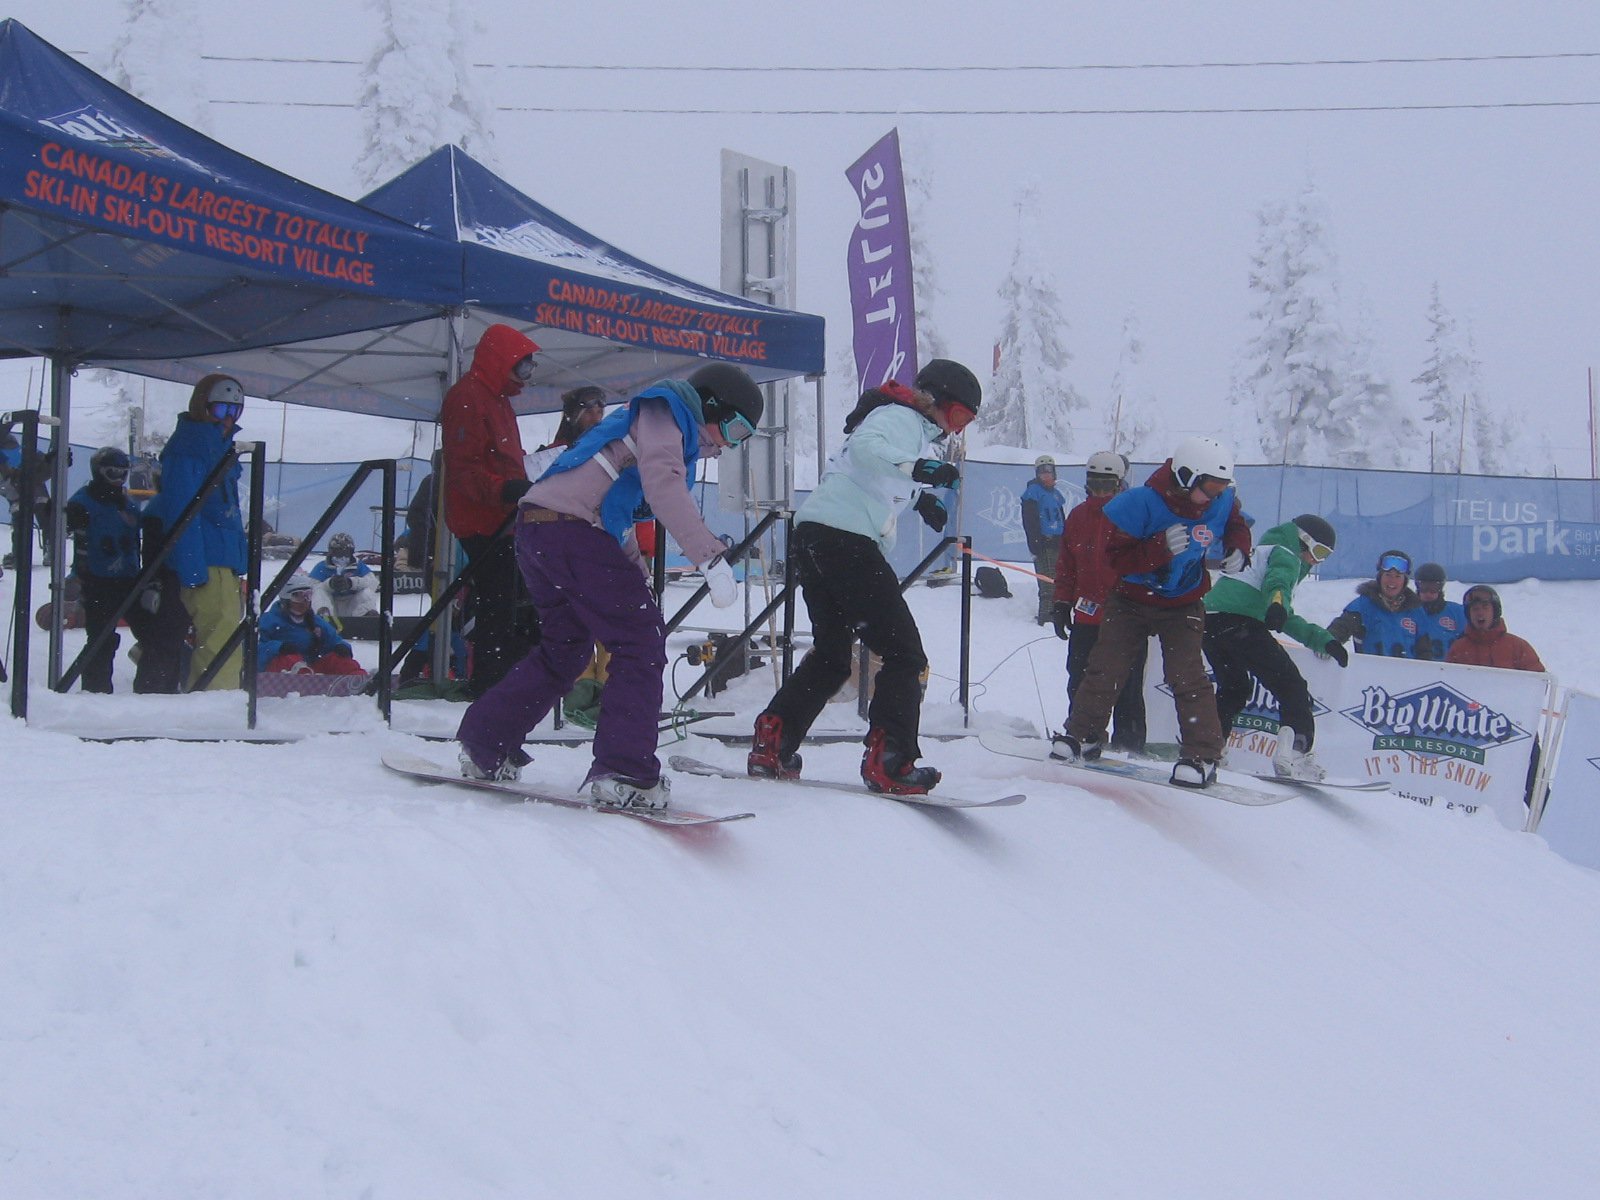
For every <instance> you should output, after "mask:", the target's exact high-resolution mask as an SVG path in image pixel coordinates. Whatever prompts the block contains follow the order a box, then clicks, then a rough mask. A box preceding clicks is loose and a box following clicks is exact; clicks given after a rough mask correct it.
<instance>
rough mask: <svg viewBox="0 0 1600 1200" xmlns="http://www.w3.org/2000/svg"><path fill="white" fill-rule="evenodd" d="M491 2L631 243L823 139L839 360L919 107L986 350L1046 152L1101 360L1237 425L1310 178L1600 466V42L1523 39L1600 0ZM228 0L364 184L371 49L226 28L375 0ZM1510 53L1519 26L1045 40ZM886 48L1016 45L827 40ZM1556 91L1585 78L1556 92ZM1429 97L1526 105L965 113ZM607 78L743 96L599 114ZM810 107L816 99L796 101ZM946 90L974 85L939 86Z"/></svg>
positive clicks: (1072, 273)
mask: <svg viewBox="0 0 1600 1200" xmlns="http://www.w3.org/2000/svg"><path fill="white" fill-rule="evenodd" d="M121 10H122V5H121V3H120V0H97V2H91V0H49V2H48V3H46V2H43V0H17V2H14V3H12V4H11V5H10V6H9V8H8V10H7V11H8V12H9V13H10V15H12V16H15V17H17V18H18V19H20V20H21V21H23V23H25V24H27V25H28V26H29V27H30V28H32V29H33V30H34V31H35V32H37V33H39V34H40V35H41V36H43V37H45V38H47V39H48V40H50V41H52V42H54V43H55V44H56V45H58V46H60V47H61V48H63V49H66V50H71V51H86V52H90V53H91V54H95V55H99V54H102V53H103V52H104V49H105V47H106V46H107V45H108V44H109V42H110V40H111V38H112V37H113V36H114V34H115V32H116V27H117V23H118V21H119V20H120V14H121ZM478 11H479V12H480V13H481V14H482V17H483V21H484V27H483V29H482V30H481V31H480V33H479V35H478V39H479V40H478V44H477V46H476V48H475V51H474V55H473V57H474V59H475V60H476V61H478V62H480V63H485V64H491V63H492V64H495V67H494V69H493V70H488V69H487V68H486V73H487V76H488V78H487V80H486V82H487V85H488V86H489V88H490V89H491V94H492V95H493V96H494V98H495V100H496V103H497V104H498V105H499V106H500V111H499V112H498V114H497V118H496V120H497V125H496V134H497V140H498V147H499V158H500V161H499V166H500V168H501V170H502V172H503V173H504V174H505V175H506V176H507V177H508V178H509V179H510V180H511V181H512V182H513V183H515V184H516V185H517V186H519V187H520V188H522V189H523V190H525V191H527V192H528V193H530V194H531V195H533V196H534V197H536V198H537V199H539V200H541V201H542V202H544V203H546V204H547V205H549V206H550V207H551V208H553V209H555V210H556V211H558V212H560V213H561V214H563V215H564V216H567V217H569V218H570V219H572V220H574V221H576V222H578V223H579V224H580V225H584V226H586V227H588V228H589V229H591V230H593V231H594V232H595V233H597V234H599V235H600V236H602V237H605V238H606V239H608V240H610V241H612V242H614V243H616V244H617V245H619V246H621V247H622V248H624V249H626V250H628V251H630V252H633V253H635V254H638V255H639V256H641V257H643V258H646V259H648V260H650V261H652V262H655V263H658V264H660V265H661V266H664V267H666V268H668V269H671V270H674V271H677V272H680V273H682V274H685V275H688V276H690V277H693V278H696V279H700V280H705V281H708V282H715V281H716V279H717V277H718V274H719V270H718V261H717V258H718V253H719V251H718V224H717V222H718V215H717V205H718V182H717V172H718V165H719V152H720V150H721V149H722V148H723V147H729V148H732V149H736V150H739V151H742V152H745V153H747V154H751V155H754V156H756V157H759V158H763V159H766V160H769V161H773V162H778V163H783V164H787V165H789V166H791V167H793V168H794V169H795V170H796V172H797V173H798V182H799V197H800V199H799V204H800V213H799V220H800V279H799V287H800V296H799V307H801V308H805V309H807V310H810V311H814V312H818V313H821V314H822V315H824V316H825V317H827V319H828V322H829V344H830V352H829V363H830V367H832V365H833V364H834V363H835V362H836V361H837V360H836V357H835V356H836V350H837V347H838V346H839V344H840V340H841V339H842V338H847V337H848V336H849V333H848V329H849V326H848V299H847V296H846V292H845V283H844V245H845V241H846V238H847V237H848V236H849V233H850V230H851V227H852V225H853V223H854V219H855V211H854V207H853V200H852V196H851V193H850V191H849V188H848V186H847V185H846V183H845V180H844V175H843V172H844V169H845V167H846V166H847V165H848V164H849V163H850V162H851V161H852V160H853V159H854V158H855V157H856V156H858V155H859V154H860V153H861V152H862V151H863V150H864V149H866V147H867V146H869V145H870V144H871V143H872V142H873V141H875V140H876V139H877V138H878V137H879V136H880V135H881V134H882V133H883V132H885V131H886V130H887V129H888V128H890V127H891V126H894V125H898V126H899V128H900V129H901V132H902V141H903V145H904V147H905V150H906V154H907V158H908V160H914V161H908V164H907V165H908V168H909V169H911V170H914V171H919V172H921V173H922V174H924V175H926V176H927V177H928V178H929V179H930V181H931V186H932V195H933V200H932V204H931V207H930V208H929V210H928V212H927V221H926V224H927V234H926V237H927V243H928V245H929V247H930V250H931V253H932V254H933V255H934V256H935V257H936V258H937V270H938V278H939V281H940V284H941V285H942V290H943V296H942V298H941V299H940V300H939V301H938V306H937V309H936V314H937V316H938V324H939V325H940V326H941V329H942V331H943V333H944V334H945V336H946V337H947V338H948V339H949V341H950V342H951V347H952V351H953V352H954V353H955V355H956V356H957V357H961V358H964V359H966V360H967V361H969V362H970V363H972V365H974V367H976V368H978V369H979V370H980V373H982V374H984V375H987V368H988V364H989V355H990V353H991V347H992V345H993V342H994V339H995V335H996V333H997V330H998V328H999V321H1000V314H999V312H998V301H997V299H996V296H995V288H996V285H997V284H998V282H999V280H1000V278H1001V276H1002V275H1003V273H1004V272H1005V270H1006V267H1007V265H1008V263H1009V260H1010V255H1011V251H1012V245H1013V242H1014V226H1015V215H1014V200H1015V197H1016V195H1017V194H1018V192H1019V190H1020V189H1021V186H1022V185H1023V183H1024V182H1025V181H1029V180H1032V181H1036V182H1037V184H1038V186H1039V189H1040V192H1041V194H1042V197H1043V201H1044V205H1045V220H1044V222H1043V226H1044V233H1043V241H1042V242H1041V244H1040V245H1038V246H1037V248H1036V253H1037V254H1038V255H1039V257H1040V259H1041V261H1042V262H1043V264H1044V265H1045V266H1046V267H1047V268H1048V270H1049V271H1050V272H1051V273H1052V275H1053V277H1054V279H1055V282H1056V284H1057V286H1058V288H1059V290H1060V292H1061V294H1062V296H1063V298H1064V304H1065V309H1066V312H1065V315H1066V318H1067V320H1068V322H1069V324H1070V329H1069V331H1068V333H1067V335H1066V340H1067V344H1068V346H1069V348H1070V349H1071V350H1072V352H1073V353H1074V355H1075V356H1076V364H1075V368H1074V370H1073V372H1072V377H1073V382H1074V384H1075V385H1076V386H1077V388H1078V389H1079V390H1080V391H1081V392H1082V393H1083V394H1084V395H1086V396H1087V397H1089V398H1090V399H1091V400H1092V401H1094V402H1096V403H1097V404H1098V403H1103V402H1104V401H1105V399H1106V397H1107V395H1108V391H1109V384H1110V380H1111V376H1112V372H1113V370H1114V368H1115V365H1116V360H1117V356H1118V354H1119V352H1120V350H1121V333H1120V330H1121V328H1122V324H1123V321H1124V318H1125V317H1127V316H1128V315H1129V314H1130V313H1131V314H1133V315H1134V316H1136V317H1137V318H1138V321H1139V324H1140V327H1141V330H1142V333H1143V336H1144V339H1145V343H1146V351H1145V352H1146V361H1145V368H1144V375H1143V378H1142V381H1141V384H1140V387H1141V390H1143V391H1146V392H1148V393H1149V394H1152V395H1154V396H1156V397H1157V398H1158V402H1159V404H1160V405H1161V408H1162V411H1163V412H1164V413H1165V414H1166V416H1167V419H1168V420H1169V421H1170V422H1171V425H1172V428H1173V431H1174V434H1175V436H1176V435H1177V434H1180V433H1182V432H1188V431H1199V430H1208V429H1213V428H1220V427H1221V421H1222V414H1221V406H1222V405H1223V403H1224V402H1225V398H1226V395H1227V390H1228V384H1229V378H1230V373H1231V370H1232V368H1233V365H1234V361H1235V359H1236V356H1237V355H1238V353H1239V351H1240V349H1241V347H1242V345H1243V344H1244V341H1245V339H1246V337H1247V336H1248V334H1249V332H1250V324H1249V321H1248V312H1249V309H1250V307H1251V303H1252V299H1251V295H1250V293H1249V292H1248V290H1247V287H1246V283H1247V269H1248V256H1249V253H1250V251H1251V248H1252V246H1253V245H1254V236H1255V230H1254V226H1255V214H1256V212H1257V211H1258V209H1259V208H1260V207H1261V205H1262V204H1263V202H1265V201H1268V200H1274V199H1281V198H1286V197H1289V196H1292V195H1294V194H1295V193H1296V192H1297V191H1299V190H1300V189H1301V188H1303V187H1304V186H1305V185H1306V183H1307V180H1308V179H1310V180H1313V181H1314V182H1315V184H1316V186H1317V187H1318V189H1319V190H1320V191H1321V192H1322V194H1323V195H1324V197H1325V198H1326V200H1327V203H1328V205H1329V208H1330V211H1331V215H1332V220H1333V230H1332V232H1333V239H1334V245H1335V249H1336V251H1337V253H1338V256H1339V261H1340V266H1341V271H1342V278H1343V280H1344V286H1345V299H1346V301H1347V312H1346V316H1347V318H1348V319H1349V320H1350V321H1351V322H1352V323H1354V322H1356V321H1358V320H1360V319H1362V318H1363V316H1365V317H1367V318H1370V321H1371V324H1372V332H1373V336H1374V338H1375V340H1376V343H1377V349H1378V353H1377V363H1378V366H1379V368H1380V369H1381V370H1382V371H1383V372H1385V373H1386V374H1387V376H1388V377H1389V379H1390V380H1391V381H1392V382H1393V383H1394V384H1395V386H1396V388H1397V390H1399V391H1400V392H1401V393H1402V394H1403V395H1411V394H1413V392H1414V391H1415V389H1414V388H1413V386H1412V385H1411V383H1410V380H1411V378H1412V377H1413V376H1415V375H1416V374H1417V373H1418V372H1419V371H1420V370H1421V368H1422V365H1423V359H1424V356H1425V353H1426V347H1425V344H1424V340H1423V339H1424V337H1425V335H1426V324H1425V321H1424V313H1425V310H1426V306H1427V303H1428V294H1429V289H1430V287H1431V286H1432V285H1433V283H1434V282H1435V281H1437V282H1438V283H1439V285H1440V287H1441V291H1442V297H1443V299H1444V302H1445V304H1446V305H1447V307H1449V308H1450V309H1451V310H1452V311H1453V312H1454V313H1455V314H1456V315H1457V317H1458V318H1460V319H1462V320H1463V321H1465V322H1467V323H1470V325H1471V327H1472V330H1473V333H1474V336H1475V339H1476V345H1477V351H1478V354H1479V357H1480V358H1481V359H1482V361H1483V364H1484V382H1485V385H1486V388H1487V390H1488V392H1489V393H1490V395H1491V396H1492V397H1494V398H1496V399H1497V400H1498V401H1499V402H1501V403H1503V404H1505V405H1506V406H1507V408H1508V409H1510V410H1513V411H1518V412H1524V413H1527V414H1529V416H1530V419H1531V420H1532V421H1533V422H1535V423H1536V424H1537V425H1538V426H1539V427H1540V428H1541V429H1543V430H1544V431H1545V432H1547V433H1548V434H1549V435H1550V437H1551V438H1552V440H1553V441H1554V442H1555V443H1556V446H1557V458H1556V463H1557V465H1558V466H1559V468H1560V470H1561V473H1562V474H1564V475H1566V474H1587V473H1588V471H1589V453H1588V449H1587V440H1586V422H1587V416H1588V408H1587V406H1588V397H1587V371H1588V368H1589V367H1590V366H1594V365H1600V345H1597V341H1600V339H1597V336H1596V330H1597V329H1600V295H1597V289H1596V286H1595V283H1596V279H1597V278H1600V273H1597V271H1596V262H1595V258H1596V251H1595V246H1596V240H1597V239H1596V237H1595V233H1594V230H1593V225H1594V214H1595V211H1596V208H1597V204H1596V195H1597V191H1600V188H1597V184H1600V158H1597V155H1596V151H1595V147H1596V145H1597V144H1600V138H1597V137H1596V134H1597V132H1600V57H1567V58H1537V59H1514V58H1510V57H1507V56H1519V55H1557V54H1562V55H1571V56H1577V55H1583V54H1589V55H1600V5H1596V4H1594V3H1593V2H1592V0H1564V2H1559V3H1536V4H1532V5H1527V6H1523V7H1522V9H1521V10H1519V11H1516V12H1512V11H1511V10H1510V6H1507V5H1505V4H1504V3H1503V2H1487V0H1460V2H1456V3H1435V2H1432V0H1428V2H1407V0H1386V2H1369V0H1344V2H1342V3H1340V4H1337V5H1318V6H1310V5H1285V4H1282V3H1281V2H1279V3H1272V4H1257V3H1240V2H1234V3H1225V4H1221V5H1194V4H1148V3H1138V2H1136V0H1115V2H1105V3H1101V2H1095V3H1069V4H1065V5H1060V6H1055V7H1054V9H1052V8H1051V7H1050V6H1040V5H1037V4H1036V3H1013V2H1011V0H997V2H991V3H987V4H983V5H971V4H962V5H954V4H949V5H946V4H929V3H903V2H900V0H880V2H879V3H877V4H873V5H862V4H858V3H849V4H846V3H837V2H836V0H820V2H819V3H815V4H813V5H810V6H809V7H808V8H807V10H806V14H805V15H804V17H802V18H796V19H795V20H794V21H793V23H790V24H785V25H782V26H771V25H762V24H761V23H759V22H758V21H757V20H756V19H755V18H754V17H753V16H752V10H751V8H750V6H748V5H743V4H731V3H726V4H725V3H693V2H687V3H680V4H677V5H663V4H660V3H634V2H631V0H628V2H623V3H608V4H605V5H597V6H589V7H577V8H573V7H570V6H556V5H529V4H527V3H511V2H509V0H483V2H482V3H480V4H479V5H478ZM530 14H531V15H530ZM591 14H602V16H601V18H600V19H595V20H590V19H588V18H589V17H590V15H591ZM203 21H204V44H205V47H206V53H207V55H208V56H210V57H209V58H208V61H206V62H205V63H204V64H202V65H201V66H200V67H199V69H200V70H202V71H203V72H204V74H205V79H206V81H207V85H208V88H209V91H210V94H211V96H212V97H213V104H212V106H211V117H212V128H213V132H214V133H215V134H216V135H217V136H219V137H220V138H222V139H223V140H224V141H227V142H229V143H230V144H232V145H234V146H236V147H237V148H239V149H240V150H243V151H245V152H246V153H249V154H252V155H253V156H255V157H256V158H258V159H260V160H262V161H263V162H266V163H268V164H269V165H271V166H274V167H277V168H280V169H282V170H285V171H288V172H290V173H293V174H296V175H299V176H301V177H302V178H305V179H307V180H309V181H310V182H313V183H316V184H318V185H320V186H323V187H326V188H329V189H330V190H332V191H335V192H339V193H341V194H345V195H354V194H356V193H357V192H358V191H359V190H360V188H359V184H358V182H357V180H356V178H355V176H354V172H353V171H352V169H351V164H352V163H353V161H354V159H355V157H356V153H357V136H358V130H359V123H358V119H357V115H356V112H355V110H354V108H353V101H354V98H355V95H356V90H357V85H358V69H357V68H356V67H355V66H350V65H339V64H337V63H334V64H304V65H293V64H287V65H286V64H282V63H255V62H236V61H224V60H223V58H222V57H221V56H239V55H250V56H260V57H264V58H265V57H288V58H302V59H303V58H318V59H345V60H360V59H362V58H363V57H365V55H366V54H367V53H368V52H369V51H370V49H371V44H372V39H373V37H374V30H375V27H376V18H375V16H374V14H373V13H372V12H371V10H369V9H368V8H367V7H365V6H359V5H348V6H345V5H329V4H326V3H309V2H306V3H299V2H295V3H281V4H250V5H242V4H239V5H236V4H231V3H229V2H228V0H216V2H215V3H213V4H211V5H210V6H209V7H208V8H207V9H206V10H205V14H204V17H203ZM1481 56H1501V57H1497V58H1496V59H1495V60H1494V61H1479V62H1459V61H1458V62H1427V63H1418V62H1412V63H1389V64H1376V63H1368V64H1364V65H1319V66H1287V65H1281V66H1236V67H1220V66H1212V67H1184V68H1163V67H1153V66H1150V67H1143V68H1140V69H1119V70H1064V69H1060V70H1020V69H1015V68H1021V67H1028V66H1050V67H1058V68H1064V67H1078V66H1083V65H1089V64H1116V65H1121V66H1127V67H1131V66H1133V65H1135V64H1160V63H1168V64H1170V63H1180V64H1195V63H1218V62H1228V63H1255V62H1261V61H1266V60H1271V61H1273V62H1287V61H1291V60H1292V61H1304V60H1330V59H1342V60H1348V59H1369V60H1370V59H1379V58H1385V59H1394V58H1408V59H1438V58H1446V57H1481ZM529 65H545V66H558V65H571V66H606V67H624V66H625V67H663V66H711V67H722V68H726V67H743V66H749V67H762V68H768V69H766V70H762V71H755V72H734V71H726V70H719V71H706V72H679V71H672V72H665V71H659V70H656V71H650V70H615V69H610V70H549V69H547V70H532V69H523V68H524V67H526V66H529ZM867 66H871V67H924V68H931V67H936V68H962V67H965V68H977V67H984V68H1013V69H1009V70H939V71H926V70H923V71H899V72H886V71H871V72H868V71H854V72H851V71H839V70H822V69H820V68H840V67H867ZM780 67H805V68H811V69H809V70H805V71H798V70H779V69H776V68H780ZM290 101H293V102H295V103H294V104H293V105H292V106H291V104H290V103H288V102H290ZM1582 102H1587V104H1585V103H1582ZM1552 103H1555V104H1559V105H1561V106H1559V107H1549V106H1541V107H1528V106H1530V105H1534V104H1540V105H1550V104H1552ZM308 105H309V106H308ZM1416 105H1487V106H1497V105H1498V106H1505V105H1516V106H1521V107H1484V108H1472V109H1445V110H1415V109H1413V110H1410V111H1364V112H1348V111H1347V112H1275V113H1259V112H1258V113H1217V112H1212V113H1193V112H1190V113H1163V114H1143V115H1141V114H1133V113H1121V114H1117V115H1110V114H1092V113H1078V114H1075V115H1023V114H1021V113H1020V112H1015V111H1013V112H1011V113H1009V114H1007V115H964V114H967V113H969V112H970V110H974V109H984V110H994V109H1005V110H1024V109H1026V110H1040V109H1057V110H1059V109H1073V110H1107V109H1122V110H1129V109H1168V110H1171V109H1212V110H1215V109H1229V108H1232V109H1245V108H1279V109H1282V108H1305V107H1352V106H1354V107H1363V108H1366V107H1373V106H1416ZM596 108H605V109H626V110H645V109H661V108H697V109H714V110H717V114H723V113H726V114H727V115H717V114H713V115H705V114H694V115H672V114H659V113H651V112H646V111H625V112H593V111H583V110H585V109H596ZM513 109H518V110H522V111H511V110H513ZM785 109H788V110H793V109H805V110H812V111H808V112H807V113H806V114H805V115H775V114H776V111H777V110H785ZM934 109H937V110H955V111H946V112H942V113H941V114H940V115H917V114H918V113H919V110H921V111H922V112H926V110H934ZM548 110H556V111H548ZM561 110H566V111H561ZM734 110H754V111H748V112H744V111H734ZM818 110H826V111H818ZM862 110H874V111H862ZM897 110H898V114H897ZM1213 409H1214V410H1215V411H1216V413H1217V422H1216V424H1215V425H1212V424H1211V423H1210V422H1209V420H1208V416H1207V414H1208V412H1209V411H1211V410H1213ZM1072 449H1073V450H1075V451H1082V452H1084V453H1087V452H1088V450H1091V449H1093V447H1074V448H1072Z"/></svg>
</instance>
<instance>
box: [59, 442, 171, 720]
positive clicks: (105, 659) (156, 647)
mask: <svg viewBox="0 0 1600 1200" xmlns="http://www.w3.org/2000/svg"><path fill="white" fill-rule="evenodd" d="M127 480H128V456H127V455H126V454H124V453H123V452H122V451H121V450H118V449H117V448H116V447H115V446H102V447H100V449H98V450H96V451H95V452H94V456H93V457H92V458H91V459H90V460H89V482H88V483H86V484H84V485H83V486H82V487H81V488H79V489H78V490H77V491H76V492H74V493H73V495H72V498H71V499H70V500H68V501H67V509H66V518H67V533H68V534H69V535H70V536H71V538H72V546H73V556H72V574H73V575H75V576H76V577H77V579H78V583H79V585H80V587H81V589H82V596H83V610H84V627H85V628H86V629H87V630H88V633H89V641H90V642H93V641H94V640H95V639H96V638H97V637H99V636H100V632H101V631H102V630H103V629H105V627H106V626H107V625H109V624H110V623H111V618H112V616H113V614H115V613H116V611H117V609H118V608H119V607H121V605H122V602H123V600H124V599H125V598H126V597H127V594H128V589H129V588H130V587H132V586H133V583H134V581H135V580H136V579H137V578H138V577H139V572H140V570H141V569H142V563H143V559H142V557H141V554H140V548H139V524H140V520H139V505H138V504H137V503H135V502H134V501H133V500H132V499H130V498H129V496H128V494H127V492H126V490H125V485H126V483H127ZM162 576H170V572H165V571H164V572H162ZM162 576H158V577H157V579H156V581H155V582H153V583H151V584H150V585H149V586H148V587H146V588H145V590H144V592H143V594H142V595H141V596H140V597H139V599H138V601H137V602H135V603H134V604H133V605H132V607H130V608H129V609H128V611H127V613H126V614H125V617H124V619H125V620H126V621H127V623H128V627H129V628H130V629H131V630H132V631H133V636H134V637H135V638H137V639H138V641H139V655H138V669H137V670H136V671H135V673H134V678H133V690H134V691H136V692H176V691H178V682H179V667H180V663H181V658H180V647H181V643H182V641H183V638H184V636H185V634H186V633H187V632H188V629H189V616H188V614H187V613H186V612H184V611H183V605H182V604H181V603H180V602H179V600H178V596H177V589H176V588H175V587H174V588H172V589H170V590H168V591H166V592H165V593H164V591H163V588H162V586H161V584H162ZM121 641H122V638H121V636H120V635H119V634H116V633H113V634H112V635H111V636H110V638H109V639H107V641H106V643H105V645H104V646H102V647H101V649H100V652H99V653H98V654H96V655H95V656H94V657H93V658H92V659H90V660H89V661H88V662H87V663H86V664H85V665H84V668H83V690H84V691H86V692H109V691H111V672H112V664H113V663H114V662H115V661H116V653H117V647H118V646H119V645H120V644H121Z"/></svg>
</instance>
